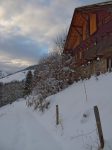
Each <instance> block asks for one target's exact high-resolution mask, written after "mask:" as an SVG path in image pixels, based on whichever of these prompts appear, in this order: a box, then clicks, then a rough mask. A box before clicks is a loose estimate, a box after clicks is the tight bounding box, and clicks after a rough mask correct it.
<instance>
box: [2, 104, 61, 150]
mask: <svg viewBox="0 0 112 150" xmlns="http://www.w3.org/2000/svg"><path fill="white" fill-rule="evenodd" d="M0 150H62V148H61V146H60V144H59V143H58V142H56V140H55V139H53V137H52V136H51V135H50V134H49V133H48V132H47V131H46V130H45V129H44V127H43V126H42V125H41V124H40V123H39V122H38V121H37V120H36V118H35V117H34V116H33V112H32V111H31V110H30V109H28V108H27V107H25V105H24V102H16V103H14V104H12V105H9V106H8V107H4V108H2V109H0Z"/></svg>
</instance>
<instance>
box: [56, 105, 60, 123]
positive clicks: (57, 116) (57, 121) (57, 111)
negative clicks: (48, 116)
mask: <svg viewBox="0 0 112 150" xmlns="http://www.w3.org/2000/svg"><path fill="white" fill-rule="evenodd" d="M58 124H59V107H58V105H56V125H58Z"/></svg>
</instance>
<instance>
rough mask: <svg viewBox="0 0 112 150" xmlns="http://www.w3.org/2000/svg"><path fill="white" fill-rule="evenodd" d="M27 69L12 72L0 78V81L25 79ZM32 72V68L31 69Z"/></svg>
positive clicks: (7, 81)
mask: <svg viewBox="0 0 112 150" xmlns="http://www.w3.org/2000/svg"><path fill="white" fill-rule="evenodd" d="M28 71H29V70H25V71H21V72H17V73H14V74H12V75H9V76H6V77H5V78H2V79H0V82H3V83H9V82H12V81H22V80H24V79H25V77H26V74H27V72H28ZM31 71H32V72H33V70H31Z"/></svg>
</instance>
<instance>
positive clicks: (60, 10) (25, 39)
mask: <svg viewBox="0 0 112 150" xmlns="http://www.w3.org/2000/svg"><path fill="white" fill-rule="evenodd" d="M101 1H102V0H99V1H98V0H0V70H5V71H9V72H10V71H16V70H19V69H21V68H25V67H27V66H29V65H32V64H36V63H38V61H39V59H40V58H41V57H42V56H43V55H44V54H46V53H48V51H49V50H51V49H52V46H53V40H54V38H55V37H56V36H57V34H59V33H60V32H62V31H63V30H65V29H66V28H69V25H70V21H71V18H72V15H73V11H74V8H76V7H78V6H82V5H86V4H90V3H95V2H101Z"/></svg>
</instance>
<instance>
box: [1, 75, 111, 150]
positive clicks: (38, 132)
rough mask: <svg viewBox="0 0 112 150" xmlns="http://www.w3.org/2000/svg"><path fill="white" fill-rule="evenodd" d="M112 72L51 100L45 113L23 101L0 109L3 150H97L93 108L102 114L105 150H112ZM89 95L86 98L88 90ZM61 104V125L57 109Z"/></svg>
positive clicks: (73, 87) (53, 96)
mask: <svg viewBox="0 0 112 150" xmlns="http://www.w3.org/2000/svg"><path fill="white" fill-rule="evenodd" d="M111 83H112V73H107V74H105V75H101V76H99V77H98V79H96V78H95V77H92V78H91V79H90V80H84V81H83V82H82V81H79V82H78V83H74V84H73V85H71V86H69V88H67V89H65V90H63V91H62V92H60V93H58V94H55V95H52V96H50V97H48V98H47V99H49V101H50V108H49V109H48V110H46V111H45V112H44V113H41V112H38V111H34V110H33V107H31V108H30V107H29V108H28V107H27V106H26V102H25V100H24V99H20V100H18V101H17V102H15V103H13V104H12V105H7V106H4V107H2V108H0V133H1V134H0V149H1V150H20V149H24V150H37V149H39V150H74V149H76V150H98V148H97V147H98V143H99V142H98V141H99V140H98V135H97V131H96V122H95V117H94V112H93V106H95V105H97V106H98V108H99V112H100V117H101V123H102V129H103V133H104V139H105V148H104V150H111V149H112V143H111V141H112V134H111V130H112V129H111V128H112V117H111V114H112V100H111V98H112V92H111V89H112V84H111ZM84 86H85V87H86V92H87V99H86V95H85V89H84ZM57 104H58V105H59V117H60V124H59V125H58V126H56V121H55V120H56V119H55V118H56V117H55V108H56V105H57ZM85 115H86V117H85Z"/></svg>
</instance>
